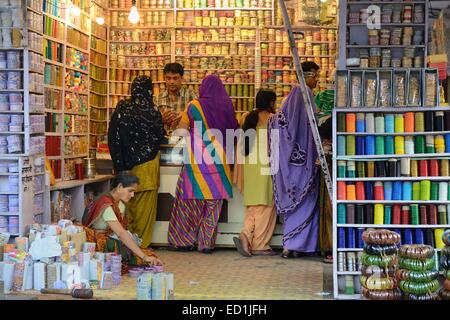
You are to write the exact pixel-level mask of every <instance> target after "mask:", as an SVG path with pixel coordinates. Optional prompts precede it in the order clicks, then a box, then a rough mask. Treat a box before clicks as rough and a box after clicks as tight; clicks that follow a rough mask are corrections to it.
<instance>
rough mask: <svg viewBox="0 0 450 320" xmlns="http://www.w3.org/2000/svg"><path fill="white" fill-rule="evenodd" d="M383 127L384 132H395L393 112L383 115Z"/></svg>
mask: <svg viewBox="0 0 450 320" xmlns="http://www.w3.org/2000/svg"><path fill="white" fill-rule="evenodd" d="M384 121H385V124H384V129H385V131H386V133H394V132H395V126H394V123H395V122H394V115H393V114H386V115H385V116H384Z"/></svg>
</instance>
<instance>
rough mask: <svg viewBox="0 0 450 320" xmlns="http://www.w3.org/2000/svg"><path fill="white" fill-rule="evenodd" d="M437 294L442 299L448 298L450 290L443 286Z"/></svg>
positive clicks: (449, 298)
mask: <svg viewBox="0 0 450 320" xmlns="http://www.w3.org/2000/svg"><path fill="white" fill-rule="evenodd" d="M439 296H440V297H441V299H442V300H450V290H446V289H445V288H442V289H441V290H440V291H439Z"/></svg>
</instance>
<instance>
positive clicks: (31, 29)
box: [28, 27, 44, 36]
mask: <svg viewBox="0 0 450 320" xmlns="http://www.w3.org/2000/svg"><path fill="white" fill-rule="evenodd" d="M28 31H31V32H34V33H37V34H38V35H40V36H43V35H44V33H43V32H42V31H39V30H36V29H33V28H30V27H28Z"/></svg>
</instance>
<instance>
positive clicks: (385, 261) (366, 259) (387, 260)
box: [361, 252, 397, 267]
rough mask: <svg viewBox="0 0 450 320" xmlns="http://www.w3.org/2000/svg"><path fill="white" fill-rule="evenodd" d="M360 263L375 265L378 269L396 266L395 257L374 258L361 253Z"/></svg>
mask: <svg viewBox="0 0 450 320" xmlns="http://www.w3.org/2000/svg"><path fill="white" fill-rule="evenodd" d="M361 262H362V264H364V265H369V266H370V265H375V266H379V267H389V266H392V265H395V264H397V255H392V256H376V255H371V254H368V253H366V252H363V254H362V255H361Z"/></svg>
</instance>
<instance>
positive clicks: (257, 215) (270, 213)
mask: <svg viewBox="0 0 450 320" xmlns="http://www.w3.org/2000/svg"><path fill="white" fill-rule="evenodd" d="M275 222H276V214H275V207H274V206H273V205H272V206H263V205H259V206H246V207H245V218H244V228H243V229H242V231H241V232H242V233H243V234H245V235H246V236H247V239H248V241H249V243H250V248H251V250H252V251H259V250H268V249H270V246H269V243H270V239H272V235H273V231H274V229H275Z"/></svg>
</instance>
